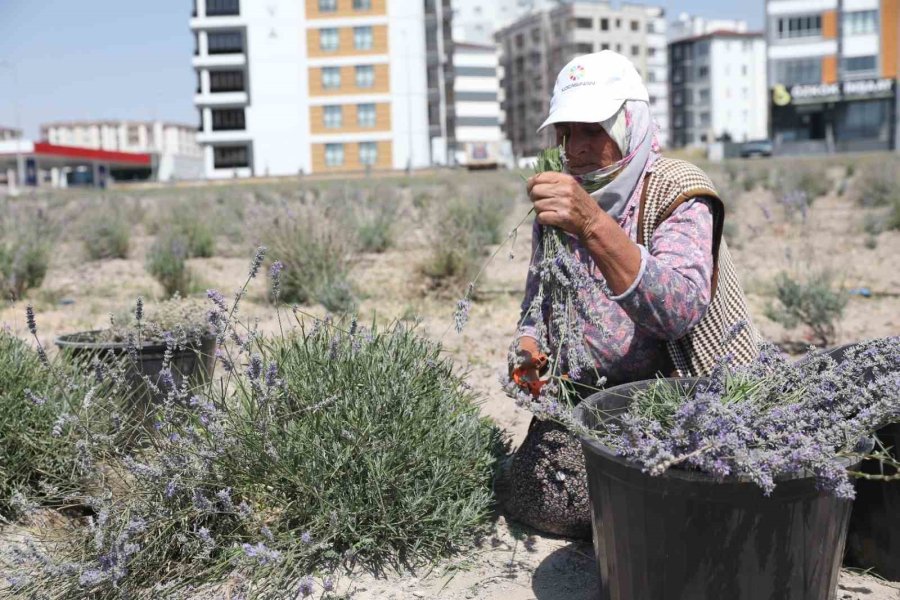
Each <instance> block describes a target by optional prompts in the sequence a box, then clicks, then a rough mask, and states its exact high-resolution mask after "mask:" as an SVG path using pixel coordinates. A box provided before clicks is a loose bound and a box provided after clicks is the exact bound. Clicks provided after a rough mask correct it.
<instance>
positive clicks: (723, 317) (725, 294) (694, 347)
mask: <svg viewBox="0 0 900 600" xmlns="http://www.w3.org/2000/svg"><path fill="white" fill-rule="evenodd" d="M697 197H703V198H705V199H706V200H708V201H709V202H710V206H711V207H712V213H713V275H712V301H711V302H710V305H709V308H708V309H707V311H706V315H705V316H704V317H703V318H702V319H701V320H700V322H699V323H698V324H697V325H696V326H695V327H694V328H693V329H692V330H691V331H690V332H689V333H688V334H687V335H686V336H684V337H683V338H681V339H680V340H676V341H674V342H667V343H666V349H667V350H668V353H669V356H670V358H671V359H672V363H673V365H674V366H675V375H676V376H679V377H701V376H705V375H708V374H709V373H710V371H712V368H713V366H714V365H715V363H716V360H717V359H719V358H721V357H724V356H726V355H730V356H731V358H732V364H737V365H741V364H747V363H749V362H752V361H753V360H754V359H755V358H756V357H757V355H758V354H759V342H760V336H759V333H758V332H757V330H756V328H755V327H754V326H753V322H752V320H751V319H750V311H749V310H747V301H746V298H745V297H744V291H743V289H742V288H741V283H740V280H739V279H738V277H737V273H736V271H735V268H734V263H733V262H732V260H731V253H730V252H728V246H727V245H726V244H725V240H724V239H722V228H723V225H724V223H725V204H724V203H723V202H722V200H721V198H719V195H718V192H716V188H715V186H713V183H712V181H710V179H709V177H708V176H707V175H706V173H704V172H703V171H701V170H700V169H699V168H697V167H695V166H694V165H692V164H690V163H688V162H685V161H683V160H674V159H669V158H660V159H658V160H657V161H656V163H654V166H653V171H652V173H651V175H650V176H649V177H648V178H647V180H646V183H645V185H644V190H643V196H642V198H641V209H640V213H639V216H638V234H637V239H638V243H640V244H643V245H644V246H645V247H646V248H647V250H650V251H651V252H652V251H653V249H652V248H651V240H652V238H653V233H654V232H655V231H656V228H657V227H658V226H659V224H660V223H662V222H663V221H665V220H666V219H667V218H668V217H669V216H670V215H671V214H672V213H673V212H674V211H675V209H676V208H678V207H679V206H680V205H681V204H682V203H683V202H686V201H687V200H690V199H692V198H697Z"/></svg>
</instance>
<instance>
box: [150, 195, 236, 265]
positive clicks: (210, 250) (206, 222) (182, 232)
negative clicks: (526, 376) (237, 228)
mask: <svg viewBox="0 0 900 600" xmlns="http://www.w3.org/2000/svg"><path fill="white" fill-rule="evenodd" d="M230 208H231V207H230V206H229V205H228V204H227V203H226V202H225V200H223V199H219V201H218V202H210V201H208V200H207V199H205V198H202V197H200V198H193V199H191V200H181V201H175V202H170V203H166V205H165V209H164V210H163V211H162V212H161V215H160V216H159V217H157V218H156V219H154V220H152V221H150V223H148V225H147V230H148V232H149V233H151V234H154V235H168V236H178V237H180V238H182V239H183V240H184V242H185V246H186V252H187V257H188V258H209V257H211V256H215V253H216V236H215V233H214V227H217V226H220V225H221V221H222V220H223V215H222V213H229V212H230ZM229 216H231V217H234V218H237V216H236V215H232V214H229Z"/></svg>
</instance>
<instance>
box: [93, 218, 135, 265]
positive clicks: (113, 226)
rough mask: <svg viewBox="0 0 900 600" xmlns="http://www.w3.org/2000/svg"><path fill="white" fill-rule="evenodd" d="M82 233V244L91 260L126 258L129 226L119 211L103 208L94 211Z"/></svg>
mask: <svg viewBox="0 0 900 600" xmlns="http://www.w3.org/2000/svg"><path fill="white" fill-rule="evenodd" d="M91 217H92V218H91V219H90V220H89V221H88V222H87V223H86V224H85V226H84V230H83V231H82V237H81V239H82V243H83V244H84V249H85V252H86V253H87V256H88V258H90V259H91V260H104V259H110V258H128V249H129V245H130V241H131V224H130V223H129V222H128V220H127V219H126V218H125V215H124V214H122V211H121V210H117V209H115V208H109V207H103V209H102V210H96V211H94V214H93V215H91Z"/></svg>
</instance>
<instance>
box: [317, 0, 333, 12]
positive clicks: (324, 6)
mask: <svg viewBox="0 0 900 600" xmlns="http://www.w3.org/2000/svg"><path fill="white" fill-rule="evenodd" d="M335 11H337V0H319V12H335Z"/></svg>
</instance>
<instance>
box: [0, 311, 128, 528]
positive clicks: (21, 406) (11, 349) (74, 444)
mask: <svg viewBox="0 0 900 600" xmlns="http://www.w3.org/2000/svg"><path fill="white" fill-rule="evenodd" d="M104 372H105V373H106V374H109V373H110V372H111V371H110V370H109V369H107V370H106V371H99V370H95V369H94V367H92V366H91V365H89V364H87V363H85V362H82V363H80V364H63V363H60V362H57V363H54V364H53V365H52V366H48V365H45V364H44V363H43V362H42V361H41V359H40V357H39V355H38V353H37V352H36V351H35V350H34V349H32V348H31V347H30V346H28V345H27V344H26V343H25V342H23V341H21V340H20V339H18V338H16V337H15V336H13V335H12V334H11V333H9V332H6V331H3V330H2V329H0V516H5V517H9V516H12V515H14V514H15V513H17V512H19V511H20V510H22V509H23V506H22V500H23V499H24V500H25V501H26V504H32V503H34V502H40V503H44V504H51V505H60V504H63V503H69V504H71V503H73V502H74V500H73V498H74V497H75V496H78V495H79V494H83V493H84V489H85V485H86V480H87V479H88V475H92V474H94V471H93V468H94V466H95V464H94V461H95V460H96V459H97V458H98V457H99V456H100V454H102V453H96V454H94V452H93V445H94V444H93V441H94V439H95V438H94V436H108V437H105V438H104V439H107V440H110V441H111V447H116V446H117V445H118V443H117V442H116V441H115V440H119V441H121V440H122V439H124V436H125V430H124V428H123V427H121V424H120V425H119V433H121V434H122V436H117V435H115V434H114V431H113V430H114V429H115V428H114V427H113V426H112V423H113V421H116V420H117V419H118V416H117V415H118V414H119V413H118V411H117V405H116V404H115V396H116V394H115V393H114V392H115V389H116V388H115V387H114V385H113V379H114V378H113V377H106V376H104V375H103V374H102V373H104ZM79 422H80V423H81V424H82V425H84V426H83V427H79V426H78V425H77V423H79Z"/></svg>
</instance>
